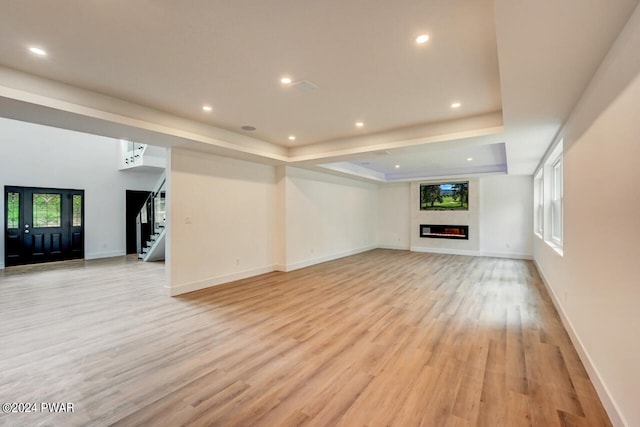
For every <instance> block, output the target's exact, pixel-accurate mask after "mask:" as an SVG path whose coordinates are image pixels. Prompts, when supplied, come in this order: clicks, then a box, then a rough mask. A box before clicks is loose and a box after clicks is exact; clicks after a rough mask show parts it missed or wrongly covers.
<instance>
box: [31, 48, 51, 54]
mask: <svg viewBox="0 0 640 427" xmlns="http://www.w3.org/2000/svg"><path fill="white" fill-rule="evenodd" d="M29 52H31V53H34V54H36V55H38V56H47V52H45V51H44V50H42V49H40V48H39V47H30V48H29Z"/></svg>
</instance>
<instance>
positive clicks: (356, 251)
mask: <svg viewBox="0 0 640 427" xmlns="http://www.w3.org/2000/svg"><path fill="white" fill-rule="evenodd" d="M377 248H378V246H377V245H369V246H364V247H361V248H356V249H350V250H348V251H344V252H338V253H335V254H330V255H325V256H321V257H317V258H312V259H309V260H306V261H300V262H296V263H295V264H287V265H286V266H281V265H280V266H278V267H284V270H278V271H294V270H299V269H301V268H305V267H311V266H312V265H316V264H320V263H323V262H327V261H333V260H336V259H339V258H344V257H347V256H350V255H356V254H359V253H362V252H367V251H372V250H374V249H377Z"/></svg>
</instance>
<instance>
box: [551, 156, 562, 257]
mask: <svg viewBox="0 0 640 427" xmlns="http://www.w3.org/2000/svg"><path fill="white" fill-rule="evenodd" d="M552 179H553V181H552V183H553V186H552V194H551V238H552V239H553V240H554V241H555V242H556V243H558V244H562V204H563V195H562V193H563V189H562V156H561V157H559V158H558V159H557V160H556V161H555V163H554V164H553V175H552Z"/></svg>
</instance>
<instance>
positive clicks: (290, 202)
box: [278, 166, 378, 271]
mask: <svg viewBox="0 0 640 427" xmlns="http://www.w3.org/2000/svg"><path fill="white" fill-rule="evenodd" d="M284 169H285V176H284V180H285V181H284V184H285V216H286V224H285V228H286V233H285V234H286V237H285V241H286V265H285V266H284V269H285V270H286V271H290V270H293V269H296V268H302V267H305V266H308V265H312V264H316V263H318V262H323V261H328V260H331V259H336V258H340V257H342V256H346V255H351V254H354V253H358V252H362V251H365V250H369V249H373V248H375V247H376V226H377V215H378V205H377V185H376V184H370V183H366V182H362V181H359V180H354V179H349V178H342V177H337V176H333V175H328V174H324V173H319V172H313V171H308V170H304V169H298V168H293V167H289V166H287V167H285V168H284ZM282 267H283V266H278V268H280V269H283V268H282Z"/></svg>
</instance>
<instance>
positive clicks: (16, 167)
mask: <svg viewBox="0 0 640 427" xmlns="http://www.w3.org/2000/svg"><path fill="white" fill-rule="evenodd" d="M119 150H120V145H119V142H118V141H117V140H115V139H112V138H106V137H101V136H96V135H89V134H85V133H80V132H74V131H69V130H64V129H58V128H53V127H49V126H42V125H36V124H32V123H25V122H20V121H15V120H8V119H4V118H0V189H1V190H2V192H3V194H4V186H5V185H16V186H24V187H51V188H71V189H79V190H85V258H87V259H90V258H101V257H108V256H117V255H124V254H125V253H126V241H125V237H126V236H125V233H126V230H125V194H126V193H125V190H147V191H148V190H151V189H153V186H154V185H155V183H156V181H157V180H158V177H159V173H158V172H155V173H148V172H146V173H139V172H135V171H126V172H121V171H118V167H119V159H120V151H119ZM4 211H5V207H4V197H1V198H0V224H4V213H5V212H4ZM2 227H4V225H3V226H2ZM0 266H4V239H0Z"/></svg>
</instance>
